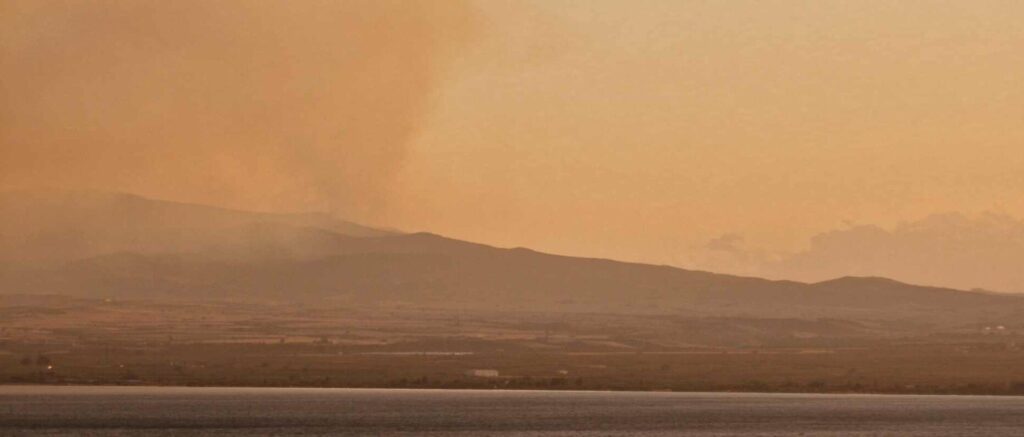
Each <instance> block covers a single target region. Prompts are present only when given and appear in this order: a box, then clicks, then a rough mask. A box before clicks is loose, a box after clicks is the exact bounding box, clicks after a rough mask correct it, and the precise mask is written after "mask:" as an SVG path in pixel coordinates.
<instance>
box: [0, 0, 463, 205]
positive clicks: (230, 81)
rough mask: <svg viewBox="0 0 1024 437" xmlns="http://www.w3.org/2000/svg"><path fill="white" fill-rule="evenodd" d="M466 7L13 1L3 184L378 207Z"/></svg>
mask: <svg viewBox="0 0 1024 437" xmlns="http://www.w3.org/2000/svg"><path fill="white" fill-rule="evenodd" d="M471 15H472V11H471V10H470V8H469V7H468V5H467V4H465V3H463V2H460V1H443V2H408V1H402V2H399V1H386V0H372V1H362V0H346V1H314V0H309V1H302V2H286V1H217V2H211V1H205V0H175V1H163V2H157V1H110V0H108V1H42V0H27V1H18V0H12V1H5V2H3V3H2V4H0V78H2V80H0V189H11V188H17V189H22V188H33V187H37V186H42V187H48V188H76V189H98V190H118V191H129V192H136V193H139V194H144V195H149V196H155V197H162V198H168V199H174V200H182V201H191V202H201V203H210V204H220V205H226V206H233V207H240V208H251V209H261V210H281V209H289V210H296V209H332V210H335V211H337V212H341V213H342V214H344V215H347V216H350V217H356V218H367V217H370V216H372V215H373V214H374V213H375V212H377V211H378V210H379V209H380V208H381V207H382V206H383V205H384V202H385V199H386V197H387V192H388V184H389V181H390V180H391V178H392V176H393V175H394V173H395V171H396V170H397V169H398V167H399V166H400V164H401V162H402V158H403V154H404V153H405V149H406V146H407V143H408V142H409V141H410V139H411V137H412V136H413V135H415V133H416V131H417V127H418V124H419V123H420V122H421V119H422V118H423V116H424V113H425V111H426V109H427V106H428V104H429V100H430V97H431V93H432V90H433V88H434V87H435V85H436V83H437V81H438V74H439V69H440V68H441V67H442V64H441V62H443V60H444V59H445V58H447V57H449V56H450V55H451V54H452V51H453V50H454V49H455V48H457V46H458V45H459V44H461V43H462V42H463V41H464V39H465V38H466V36H467V33H468V32H469V30H470V29H469V28H470V24H471V23H470V21H471Z"/></svg>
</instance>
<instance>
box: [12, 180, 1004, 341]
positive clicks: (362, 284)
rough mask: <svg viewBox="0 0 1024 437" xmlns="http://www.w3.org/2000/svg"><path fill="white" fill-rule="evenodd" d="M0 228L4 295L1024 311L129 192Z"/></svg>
mask: <svg viewBox="0 0 1024 437" xmlns="http://www.w3.org/2000/svg"><path fill="white" fill-rule="evenodd" d="M0 226H2V228H0V260H3V262H4V264H5V265H6V266H7V267H5V268H4V270H3V271H2V272H0V273H2V275H3V276H2V278H0V292H3V293H6V294H23V293H25V294H39V293H46V294H71V295H76V296H86V297H117V298H129V299H139V298H145V299H168V298H170V299H196V298H203V299H270V300H295V301H317V300H319V301H325V300H328V301H339V302H350V303H356V304H358V303H363V304H365V303H372V302H393V303H403V302H404V303H410V304H415V305H425V306H436V307H449V308H465V309H472V308H486V309H507V310H528V311H555V312H557V311H567V312H623V313H677V314H691V315H692V314H696V315H707V316H754V317H768V316H778V317H803V318H820V317H841V318H857V319H871V320H903V319H913V320H921V321H928V322H943V321H956V322H958V323H969V322H973V321H981V320H1002V319H1007V318H1012V317H1015V316H1019V315H1020V314H1021V313H1022V309H1024V299H1022V298H1021V297H1018V296H1013V295H999V294H987V293H976V292H966V291H958V290H952V289H943V288H934V287H920V286H914V285H909V284H904V283H900V282H896V281H892V280H888V279H883V278H850V277H847V278H840V279H835V280H831V281H825V282H820V283H815V284H806V283H799V282H793V281H769V280H765V279H759V278H748V277H738V276H730V275H720V274H714V273H708V272H702V271H691V270H685V269H681V268H675V267H669V266H655V265H645V264H635V263H624V262H617V261H611V260H604V259H588V258H576V257H566V256H557V255H550V254H545V253H539V252H535V251H532V250H528V249H521V248H517V249H502V248H496V247H491V246H487V245H482V244H475V243H470V242H465V241H459V240H454V239H450V238H445V237H442V236H438V235H434V234H429V233H412V234H405V233H399V232H393V231H385V230H380V229H374V228H370V227H366V226H361V225H358V224H354V223H350V222H346V221H343V220H337V219H334V218H332V217H329V216H326V215H319V214H267V213H252V212H244V211H235V210H227V209H221V208H216V207H210V206H202V205H191V204H183V203H175V202H167V201H159V200H151V199H146V198H143V197H139V196H134V195H128V194H115V193H95V192H32V193H29V192H17V193H4V194H2V195H0Z"/></svg>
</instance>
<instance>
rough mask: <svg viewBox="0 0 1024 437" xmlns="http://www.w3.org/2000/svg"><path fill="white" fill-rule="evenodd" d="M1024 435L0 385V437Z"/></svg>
mask: <svg viewBox="0 0 1024 437" xmlns="http://www.w3.org/2000/svg"><path fill="white" fill-rule="evenodd" d="M682 433H686V434H688V435H702V436H716V435H747V436H750V435H821V436H829V435H894V436H895V435H900V436H906V435H981V436H994V435H1024V398H1012V397H987V396H875V395H791V394H735V393H622V392H611V393H609V392H541V391H463V390H450V391H441V390H353V389H278V388H171V387H48V386H0V435H247V436H248V435H287V434H314V435H339V434H350V435H436V436H449V435H458V436H463V435H522V436H534V435H543V436H554V435H564V436H591V435H642V436H652V435H678V434H682Z"/></svg>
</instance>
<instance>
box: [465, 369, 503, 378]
mask: <svg viewBox="0 0 1024 437" xmlns="http://www.w3.org/2000/svg"><path fill="white" fill-rule="evenodd" d="M466 376H475V377H477V378H497V377H498V371H497V370H494V369H470V370H467V371H466Z"/></svg>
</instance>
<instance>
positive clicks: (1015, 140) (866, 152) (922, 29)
mask: <svg viewBox="0 0 1024 437" xmlns="http://www.w3.org/2000/svg"><path fill="white" fill-rule="evenodd" d="M1022 19H1024V3H1022V2H1019V1H996V0H987V1H986V0H981V1H971V2H965V1H939V0H933V1H902V2H883V1H838V0H833V1H806V2H802V1H739V0H730V1H658V0H645V1H639V2H626V1H608V0H593V1H586V2H582V1H564V0H545V1H527V0H523V1H499V0H479V1H465V2H457V1H451V2H397V1H345V2H330V1H308V2H287V3H286V2H270V1H266V2H243V1H237V2H200V1H194V0H183V1H176V2H159V3H158V2H146V1H141V2H140V1H134V2H120V1H110V0H107V1H102V0H101V1H96V2H83V1H35V0H33V1H22V0H10V1H5V2H3V3H2V4H0V38H2V39H0V49H2V52H0V53H2V56H0V73H2V75H0V77H2V78H3V79H2V81H0V93H2V94H0V98H2V100H0V147H2V148H0V188H22V187H33V186H50V187H64V188H66V187H71V188H89V189H104V190H118V191H129V192H135V193H138V194H143V195H150V196H154V197H160V198H166V199H173V200H181V201H189V202H199V203H210V204H217V205H223V206H229V207H235V208H243V209H256V210H269V211H296V210H328V211H331V212H333V213H335V214H337V215H340V216H343V217H346V218H349V219H352V220H356V221H361V222H365V223H370V224H377V225H383V226H389V227H396V228H399V229H404V230H410V231H419V230H427V231H431V232H436V233H440V234H444V235H449V236H452V237H457V238H463V239H469V240H474V241H480V242H484V243H490V244H495V245H499V246H508V247H514V246H525V247H531V248H534V249H538V250H544V251H550V252H555V253H561V254H570V255H582V256H594V257H607V258H615V259H623V260H631V261H642V262H652V263H658V264H672V265H677V266H682V267H688V268H701V269H711V270H716V271H724V272H731V273H739V274H750V275H758V276H766V277H773V278H792V279H800V280H822V279H828V278H829V277H835V276H842V275H846V274H857V275H879V276H890V277H895V278H897V279H901V280H907V281H912V282H918V283H925V284H934V285H946V286H956V287H959V288H974V287H980V288H989V289H996V290H1001V291H1020V292H1024V277H1022V276H1021V273H1019V272H1018V270H1020V269H1018V268H1017V267H1016V265H1017V262H1016V260H1019V259H1024V222H1021V220H1020V218H1021V217H1024V79H1022V78H1021V74H1020V72H1021V71H1024V50H1021V48H1022V47H1024V26H1020V22H1021V20H1022Z"/></svg>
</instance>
